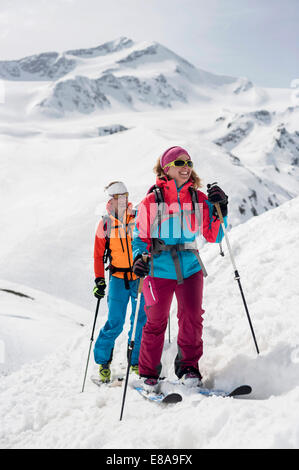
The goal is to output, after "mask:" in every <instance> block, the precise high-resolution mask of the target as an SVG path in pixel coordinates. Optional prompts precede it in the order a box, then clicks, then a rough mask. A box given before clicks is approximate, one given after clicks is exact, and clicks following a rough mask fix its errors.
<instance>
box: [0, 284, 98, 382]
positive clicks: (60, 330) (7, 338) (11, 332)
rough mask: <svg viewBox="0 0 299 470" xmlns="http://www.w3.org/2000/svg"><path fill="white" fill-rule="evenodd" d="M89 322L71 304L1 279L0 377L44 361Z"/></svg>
mask: <svg viewBox="0 0 299 470" xmlns="http://www.w3.org/2000/svg"><path fill="white" fill-rule="evenodd" d="M88 320H89V312H88V311H86V310H84V309H82V308H80V307H78V306H76V305H74V304H71V303H69V302H66V301H63V300H60V299H57V298H55V297H51V296H49V295H47V294H45V293H43V292H39V291H36V290H34V289H29V288H28V287H25V286H20V285H17V284H15V283H12V282H7V281H3V280H0V343H1V346H2V355H1V360H0V376H1V375H8V374H10V373H12V372H14V371H16V370H18V369H20V368H21V367H22V366H23V365H24V364H27V363H30V362H33V361H36V360H37V359H43V358H44V357H46V356H47V355H48V354H50V353H52V352H53V351H55V350H56V349H57V348H58V347H59V346H61V345H62V344H63V343H64V341H65V339H66V338H67V339H68V338H69V337H71V336H72V335H75V334H78V332H79V331H80V330H81V328H82V327H83V326H84V324H85V323H86V322H88Z"/></svg>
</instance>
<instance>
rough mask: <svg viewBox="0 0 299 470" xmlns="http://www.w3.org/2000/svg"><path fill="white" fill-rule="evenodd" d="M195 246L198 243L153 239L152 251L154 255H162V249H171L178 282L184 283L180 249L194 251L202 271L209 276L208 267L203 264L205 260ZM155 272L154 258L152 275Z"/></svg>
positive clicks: (205, 275)
mask: <svg viewBox="0 0 299 470" xmlns="http://www.w3.org/2000/svg"><path fill="white" fill-rule="evenodd" d="M195 246H196V244H194V243H177V244H176V245H166V244H165V243H164V242H163V241H162V240H159V239H152V249H151V252H152V254H153V255H160V254H161V252H162V251H169V252H170V254H171V257H172V260H173V262H174V267H175V272H176V276H177V281H178V284H183V282H184V279H183V274H182V270H181V265H180V260H179V256H178V253H179V252H180V251H189V252H191V253H193V254H194V255H195V256H196V258H197V260H198V262H199V265H200V267H201V269H202V273H203V275H204V277H207V275H208V273H207V271H206V268H205V266H204V264H203V261H202V259H201V257H200V255H199V253H198V250H197V249H196V248H195ZM153 273H154V268H153V259H152V263H151V276H152V277H153V275H154V274H153Z"/></svg>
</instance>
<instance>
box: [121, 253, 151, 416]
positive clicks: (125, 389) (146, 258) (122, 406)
mask: <svg viewBox="0 0 299 470" xmlns="http://www.w3.org/2000/svg"><path fill="white" fill-rule="evenodd" d="M142 258H143V261H144V262H147V261H148V255H146V254H144V255H142ZM143 281H144V277H141V278H140V281H139V286H138V294H137V303H136V310H135V317H134V323H133V331H132V336H131V341H130V344H129V347H128V367H127V373H126V381H125V387H124V393H123V399H122V404H121V412H120V418H119V420H120V421H121V420H122V417H123V412H124V406H125V400H126V394H127V387H128V380H129V373H130V367H131V360H132V352H133V349H134V344H135V334H136V327H137V319H138V312H139V308H140V301H141V294H142V288H143Z"/></svg>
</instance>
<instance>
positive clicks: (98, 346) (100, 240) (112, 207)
mask: <svg viewBox="0 0 299 470" xmlns="http://www.w3.org/2000/svg"><path fill="white" fill-rule="evenodd" d="M106 193H107V195H108V198H109V201H108V203H107V215H106V216H104V217H103V219H102V220H101V221H100V223H99V226H98V229H97V232H96V237H95V245H94V272H95V284H96V285H95V288H94V295H95V297H97V298H103V297H104V295H105V289H106V283H105V274H104V273H105V269H104V264H105V261H106V259H108V258H109V261H110V264H109V270H110V280H109V292H108V319H107V321H106V323H105V325H104V327H103V328H102V329H101V330H100V333H99V336H98V339H97V341H96V343H95V347H94V358H95V362H96V363H97V364H99V376H100V379H101V380H102V381H103V382H109V380H110V377H111V372H110V363H111V361H112V356H113V349H114V344H115V340H116V338H117V337H118V336H119V335H120V333H121V332H122V330H123V326H124V323H125V318H126V311H127V306H128V303H129V300H130V299H131V303H132V313H131V317H130V321H131V328H130V331H129V336H128V342H129V343H130V339H131V334H132V329H133V323H134V317H135V311H136V301H137V291H138V284H139V278H138V277H137V276H136V275H135V274H134V273H133V270H132V266H133V255H132V236H133V228H134V224H135V213H134V211H133V209H132V204H131V203H129V202H128V190H127V188H126V186H125V185H124V183H122V182H119V181H116V182H112V183H110V184H109V185H108V186H107V187H106ZM136 314H137V315H138V320H137V327H136V335H135V344H134V349H133V352H132V359H131V364H132V365H131V370H132V371H134V372H136V373H138V358H139V349H140V342H141V335H142V328H143V326H144V324H145V322H146V315H145V310H144V300H143V296H142V297H141V302H140V308H139V311H138V312H137V313H136Z"/></svg>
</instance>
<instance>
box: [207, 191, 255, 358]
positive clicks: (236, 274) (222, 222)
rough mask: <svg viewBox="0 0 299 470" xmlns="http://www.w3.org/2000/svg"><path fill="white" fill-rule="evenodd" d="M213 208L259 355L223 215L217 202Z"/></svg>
mask: <svg viewBox="0 0 299 470" xmlns="http://www.w3.org/2000/svg"><path fill="white" fill-rule="evenodd" d="M213 184H217V183H213ZM213 184H212V185H211V184H208V189H209V188H211V187H212V186H213ZM215 207H216V210H217V213H218V216H219V220H220V224H221V227H222V230H223V233H224V237H225V241H226V245H227V249H228V252H229V256H230V259H231V262H232V265H233V268H234V273H235V280H236V281H237V282H238V285H239V288H240V292H241V297H242V300H243V304H244V307H245V311H246V315H247V319H248V322H249V326H250V330H251V334H252V337H253V341H254V344H255V348H256V351H257V353H258V354H259V352H260V351H259V348H258V345H257V341H256V337H255V333H254V329H253V326H252V322H251V318H250V315H249V311H248V307H247V303H246V300H245V296H244V292H243V289H242V285H241V279H240V275H239V272H238V269H237V266H236V263H235V259H234V256H233V252H232V249H231V246H230V242H229V239H228V236H227V233H226V229H225V226H224V220H223V215H222V212H221V208H220V204H219V202H216V203H215Z"/></svg>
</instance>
